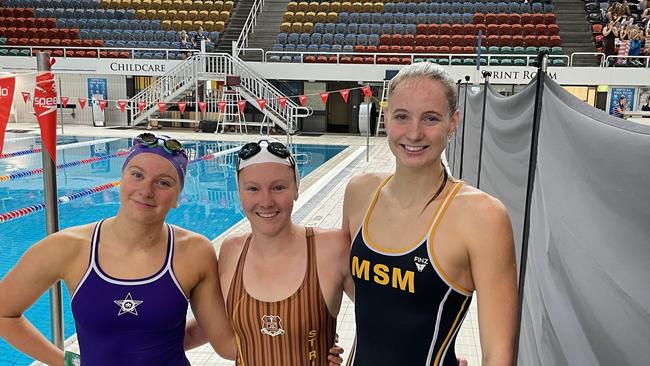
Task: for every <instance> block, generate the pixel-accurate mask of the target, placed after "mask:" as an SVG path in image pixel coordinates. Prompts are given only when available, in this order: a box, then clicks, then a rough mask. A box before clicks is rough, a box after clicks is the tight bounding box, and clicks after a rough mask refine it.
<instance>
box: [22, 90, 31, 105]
mask: <svg viewBox="0 0 650 366" xmlns="http://www.w3.org/2000/svg"><path fill="white" fill-rule="evenodd" d="M20 94H22V95H23V102H25V103H27V101H28V100H29V96H30V93H29V92H20Z"/></svg>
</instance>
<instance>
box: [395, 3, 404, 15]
mask: <svg viewBox="0 0 650 366" xmlns="http://www.w3.org/2000/svg"><path fill="white" fill-rule="evenodd" d="M404 11H406V4H405V3H403V2H399V3H395V12H398V13H403V12H404Z"/></svg>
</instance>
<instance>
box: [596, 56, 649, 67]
mask: <svg viewBox="0 0 650 366" xmlns="http://www.w3.org/2000/svg"><path fill="white" fill-rule="evenodd" d="M619 58H623V59H626V60H627V59H632V60H635V59H644V60H645V66H644V68H646V69H647V68H648V67H649V66H650V56H629V55H628V56H617V55H611V56H607V58H606V59H605V67H616V62H614V63H613V64H612V65H611V66H610V65H609V60H615V59H619Z"/></svg>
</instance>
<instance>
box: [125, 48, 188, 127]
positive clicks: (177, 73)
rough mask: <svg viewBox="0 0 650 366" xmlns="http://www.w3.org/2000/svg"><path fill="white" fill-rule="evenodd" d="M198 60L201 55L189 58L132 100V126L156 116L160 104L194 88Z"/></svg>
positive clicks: (130, 107)
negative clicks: (140, 103)
mask: <svg viewBox="0 0 650 366" xmlns="http://www.w3.org/2000/svg"><path fill="white" fill-rule="evenodd" d="M198 60H200V56H199V55H194V56H192V57H190V58H188V59H187V60H185V61H183V62H181V63H180V64H178V65H176V67H174V68H172V69H171V70H169V71H168V72H167V73H165V74H164V75H163V76H160V77H159V78H157V79H156V81H154V82H153V83H151V84H150V85H149V86H148V87H147V88H145V89H143V90H142V91H140V92H139V93H138V94H136V95H135V96H134V97H133V98H131V100H129V104H128V108H129V110H130V112H131V113H130V114H131V122H132V124H133V125H137V124H138V123H141V122H143V121H144V120H145V119H147V118H148V117H150V116H151V115H152V114H154V113H155V112H156V111H157V110H158V102H170V101H172V100H174V98H176V97H178V96H179V95H181V94H182V93H183V92H185V91H187V90H188V89H189V88H190V87H192V86H194V84H195V82H196V74H197V65H198V63H197V61H198ZM139 102H143V103H144V108H143V109H142V111H140V109H139V108H138V103H139Z"/></svg>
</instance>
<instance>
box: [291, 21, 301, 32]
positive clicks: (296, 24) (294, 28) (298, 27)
mask: <svg viewBox="0 0 650 366" xmlns="http://www.w3.org/2000/svg"><path fill="white" fill-rule="evenodd" d="M291 31H292V32H293V33H302V23H300V22H294V23H293V24H291Z"/></svg>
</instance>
